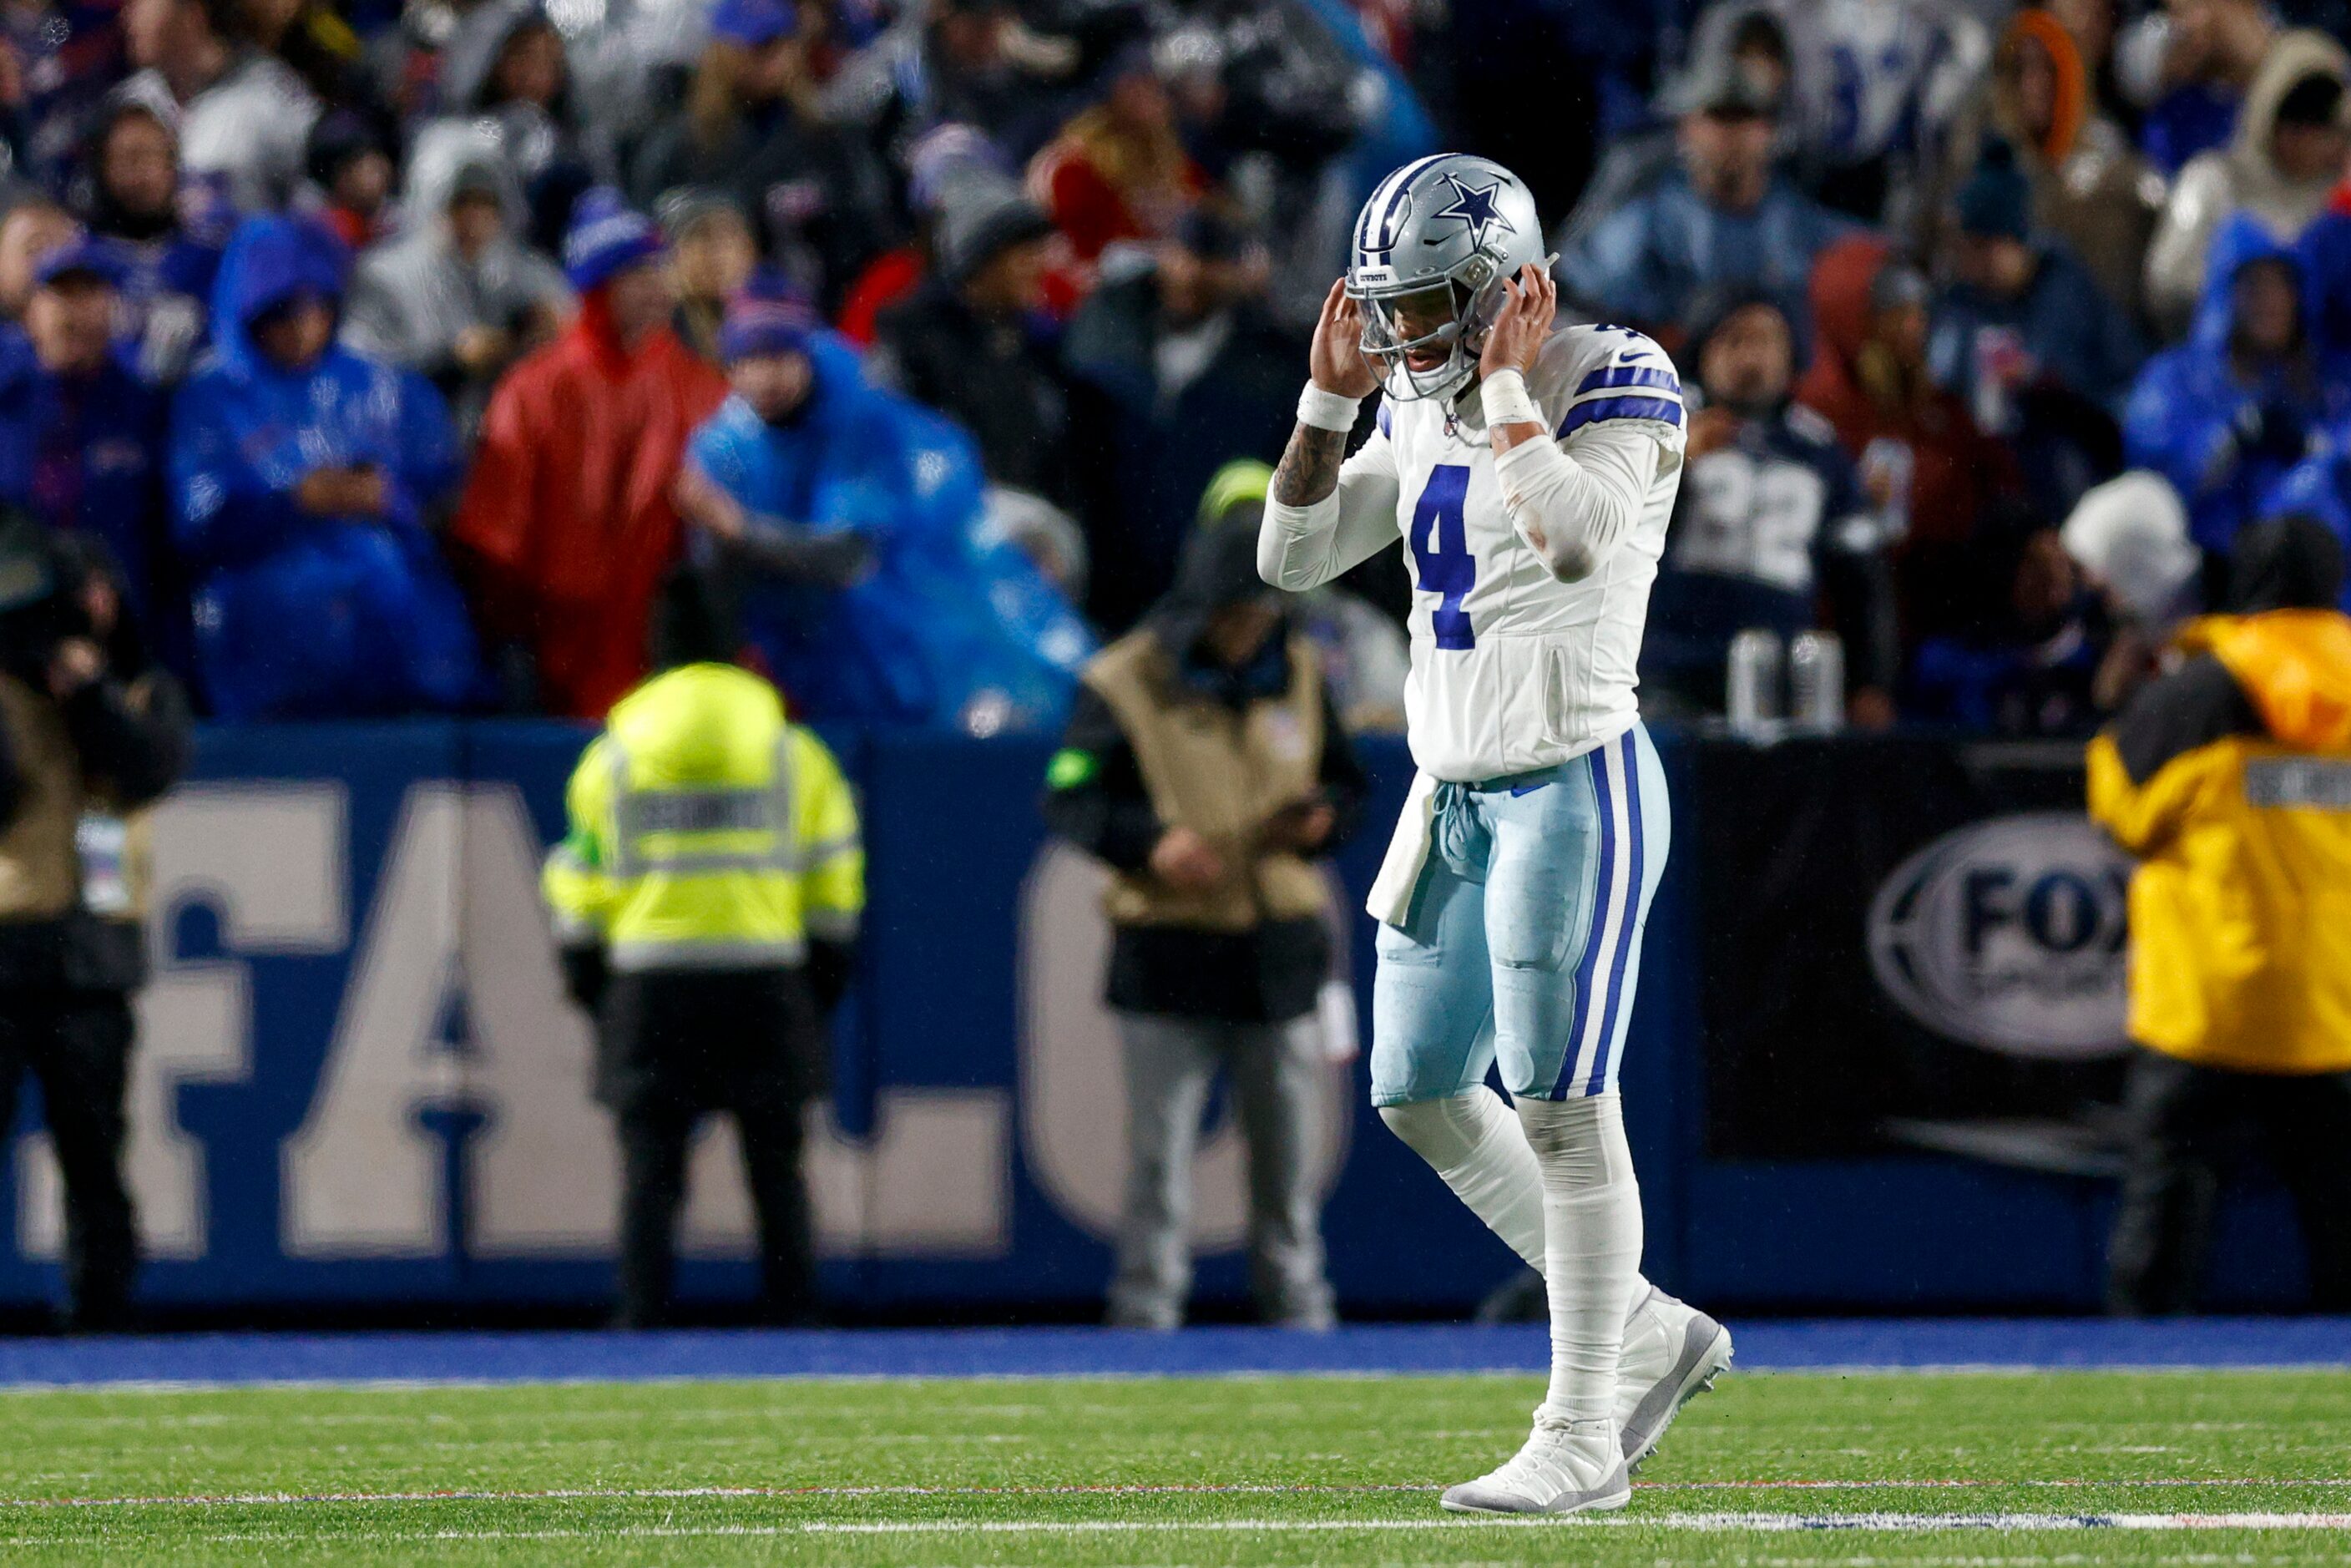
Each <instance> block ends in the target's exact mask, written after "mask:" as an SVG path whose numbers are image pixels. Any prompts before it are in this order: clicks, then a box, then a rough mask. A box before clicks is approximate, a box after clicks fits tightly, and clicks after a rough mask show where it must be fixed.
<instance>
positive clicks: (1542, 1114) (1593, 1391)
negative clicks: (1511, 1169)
mask: <svg viewBox="0 0 2351 1568" xmlns="http://www.w3.org/2000/svg"><path fill="white" fill-rule="evenodd" d="M1519 1120H1520V1123H1521V1124H1523V1125H1524V1126H1525V1128H1526V1133H1527V1143H1528V1145H1529V1146H1530V1147H1531V1148H1532V1149H1533V1151H1534V1155H1535V1159H1536V1162H1537V1163H1538V1164H1539V1165H1540V1166H1541V1168H1542V1194H1543V1241H1544V1251H1545V1260H1544V1268H1543V1284H1544V1287H1545V1290H1546V1291H1547V1293H1548V1294H1549V1295H1550V1297H1551V1394H1550V1396H1549V1397H1548V1398H1547V1399H1545V1401H1544V1406H1545V1407H1546V1409H1547V1410H1548V1411H1549V1412H1550V1413H1552V1415H1553V1416H1556V1417H1558V1418H1559V1419H1562V1420H1567V1421H1601V1420H1607V1419H1609V1418H1611V1417H1612V1416H1614V1412H1615V1404H1616V1363H1617V1359H1618V1358H1619V1357H1620V1356H1621V1355H1622V1354H1624V1349H1625V1310H1626V1304H1627V1303H1628V1302H1629V1301H1632V1300H1633V1293H1632V1288H1633V1281H1634V1279H1635V1276H1636V1275H1637V1274H1638V1273H1639V1272H1640V1267H1641V1188H1640V1184H1639V1183H1637V1182H1636V1181H1635V1180H1634V1179H1633V1151H1632V1150H1631V1148H1630V1147H1629V1146H1627V1145H1626V1144H1625V1108H1624V1103H1623V1102H1622V1101H1620V1100H1619V1099H1618V1098H1617V1097H1616V1096H1615V1095H1614V1094H1599V1095H1590V1096H1579V1097H1578V1098H1576V1099H1573V1100H1562V1101H1552V1100H1521V1101H1520V1102H1519Z"/></svg>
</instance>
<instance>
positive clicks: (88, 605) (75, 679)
mask: <svg viewBox="0 0 2351 1568" xmlns="http://www.w3.org/2000/svg"><path fill="white" fill-rule="evenodd" d="M122 607H123V598H122V592H121V586H120V581H119V580H118V579H117V578H116V577H115V575H114V573H113V569H112V566H111V563H110V561H109V560H108V559H106V558H105V556H104V555H103V553H102V550H101V549H100V548H99V547H98V546H96V545H95V544H94V543H92V542H88V541H80V540H75V541H70V542H69V541H67V540H64V539H61V538H57V536H54V535H50V534H47V532H45V531H44V530H43V529H41V528H39V527H38V526H37V525H36V524H34V523H33V522H31V521H30V520H29V519H28V518H26V517H23V516H22V515H21V514H12V515H8V516H6V517H5V519H0V1128H5V1127H6V1126H8V1125H9V1124H11V1123H12V1122H13V1121H14V1119H15V1113H16V1094H17V1090H18V1088H19V1086H20V1085H21V1083H22V1082H23V1081H24V1079H25V1078H26V1076H27V1075H28V1074H29V1075H30V1076H33V1077H36V1078H37V1079H38V1080H39V1081H40V1084H41V1101H42V1104H43V1107H44V1114H45V1119H46V1120H47V1124H48V1130H49V1136H50V1139H51V1141H52V1142H53V1144H54V1145H55V1146H56V1149H57V1165H58V1167H59V1169H60V1170H61V1171H62V1172H63V1174H64V1176H65V1198H66V1285H67V1289H68V1293H69V1294H70V1296H71V1298H72V1303H71V1314H70V1317H69V1320H68V1321H69V1322H70V1323H71V1325H72V1326H73V1327H75V1328H78V1329H101V1330H102V1329H117V1328H120V1327H122V1326H124V1324H125V1323H126V1322H127V1321H128V1319H129V1316H130V1308H131V1279H132V1276H133V1274H134V1273H135V1272H136V1270H137V1267H138V1260H139V1248H138V1232H137V1228H136V1225H135V1223H134V1220H133V1218H132V1214H131V1197H130V1194H129V1193H128V1191H127V1190H126V1189H125V1187H124V1186H123V1180H122V1145H123V1138H124V1134H125V1132H126V1126H125V1121H124V1114H123V1096H124V1093H125V1091H126V1089H127V1086H128V1079H129V1072H130V1063H131V1041H132V1023H131V995H132V993H133V992H135V991H136V990H137V989H138V988H139V987H140V985H141V983H142V982H143V981H144V980H145V978H146V973H145V966H146V940H145V938H146V929H145V921H144V915H145V908H144V902H145V884H146V882H147V876H146V867H147V859H148V857H147V852H146V821H145V818H146V813H147V808H149V807H150V806H152V804H153V803H154V802H155V801H156V800H158V799H160V798H161V797H162V794H163V792H164V791H165V790H167V789H170V788H171V786H172V783H173V781H174V780H176V779H178V777H179V775H180V772H181V769H182V768H183V766H184V765H185V762H186V758H187V747H188V718H187V705H186V702H185V700H184V698H183V696H182V695H181V694H180V690H179V686H178V685H177V683H175V682H174V681H173V680H172V677H171V676H170V675H168V674H163V673H162V671H161V670H158V669H152V668H151V667H149V666H148V664H147V663H146V660H145V657H144V654H143V653H141V652H140V650H139V649H138V646H137V638H136V635H135V633H134V632H133V629H132V627H131V622H130V619H129V617H128V616H126V615H125V614H123V613H122Z"/></svg>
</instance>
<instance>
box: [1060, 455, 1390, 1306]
mask: <svg viewBox="0 0 2351 1568" xmlns="http://www.w3.org/2000/svg"><path fill="white" fill-rule="evenodd" d="M1218 499H1219V497H1217V494H1216V493H1215V492H1214V491H1212V493H1211V496H1210V504H1209V505H1208V506H1207V507H1204V521H1203V522H1202V524H1201V526H1200V527H1199V528H1196V530H1195V532H1194V534H1193V536H1192V538H1191V539H1190V541H1189V543H1188V545H1187V547H1186V552H1185V555H1184V559H1183V560H1182V562H1181V563H1180V566H1179V570H1178V575H1177V581H1176V584H1175V589H1174V591H1172V592H1171V593H1170V594H1169V595H1168V596H1167V598H1166V599H1165V600H1164V601H1161V603H1160V604H1159V605H1158V606H1157V607H1156V608H1155V609H1154V610H1153V612H1152V613H1151V614H1150V615H1149V616H1148V617H1147V618H1146V619H1145V620H1144V623H1143V624H1142V626H1141V627H1139V628H1138V629H1137V630H1136V631H1134V632H1133V633H1131V634H1130V635H1128V636H1127V637H1125V638H1124V639H1123V640H1122V641H1120V642H1117V643H1113V644H1112V645H1111V646H1109V647H1108V648H1105V649H1104V650H1102V653H1100V654H1099V655H1097V656H1096V657H1095V658H1094V660H1093V661H1092V663H1091V664H1088V665H1087V667H1086V670H1085V674H1084V677H1083V680H1082V683H1081V685H1080V687H1079V691H1078V695H1077V701H1076V706H1075V708H1074V710H1073V712H1072V715H1071V720H1070V727H1069V731H1068V734H1067V735H1066V736H1065V737H1064V738H1063V740H1062V743H1061V750H1060V752H1059V753H1057V754H1056V755H1055V757H1054V758H1053V760H1052V764H1051V766H1050V769H1049V771H1048V775H1047V780H1046V782H1047V789H1046V795H1045V801H1044V811H1045V820H1046V822H1047V824H1048V825H1049V826H1050V828H1051V829H1052V830H1053V831H1055V832H1056V833H1058V834H1059V835H1060V836H1061V837H1062V838H1064V839H1067V840H1068V841H1070V842H1071V843H1073V844H1075V845H1077V846H1078V847H1079V848H1081V849H1083V850H1086V851H1088V852H1091V853H1092V854H1094V855H1095V856H1097V857H1099V858H1100V859H1102V861H1104V862H1108V863H1109V865H1110V866H1111V868H1112V869H1113V871H1114V872H1115V873H1117V875H1116V878H1115V880H1114V881H1113V883H1112V884H1111V888H1110V892H1109V895H1108V910H1109V915H1110V918H1111V922H1112V927H1113V945H1112V948H1111V959H1110V975H1109V982H1108V986H1107V992H1108V1000H1109V1002H1110V1005H1111V1007H1112V1008H1113V1009H1114V1010H1115V1011H1116V1013H1117V1015H1118V1019H1119V1030H1120V1036H1121V1044H1122V1048H1123V1056H1124V1066H1125V1075H1126V1088H1127V1116H1128V1146H1129V1162H1130V1163H1129V1171H1128V1181H1127V1196H1126V1208H1125V1217H1124V1219H1123V1224H1122V1227H1121V1230H1120V1236H1119V1245H1118V1265H1117V1273H1116V1277H1115V1278H1114V1279H1113V1281H1112V1285H1111V1291H1110V1312H1109V1319H1110V1322H1112V1323H1113V1324H1116V1325H1119V1326H1123V1327H1131V1328H1155V1329H1171V1328H1175V1327H1176V1326H1177V1325H1179V1324H1180V1323H1181V1322H1182V1321H1183V1316H1184V1302H1185V1297H1186V1293H1187V1292H1188V1291H1189V1289H1190V1284H1191V1253H1190V1248H1189V1244H1188V1242H1187V1240H1186V1234H1185V1232H1186V1219H1187V1218H1188V1215H1189V1212H1190V1207H1191V1161H1192V1151H1193V1147H1194V1144H1195V1142H1196V1137H1197V1134H1198V1132H1199V1124H1200V1116H1201V1112H1202V1109H1203V1107H1204V1105H1205V1104H1206V1103H1207V1096H1208V1092H1209V1089H1210V1087H1211V1086H1212V1085H1213V1083H1214V1082H1215V1079H1216V1075H1217V1071H1218V1070H1219V1069H1222V1070H1223V1071H1225V1073H1226V1074H1227V1075H1228V1078H1229V1080H1230V1082H1231V1086H1232V1093H1233V1103H1234V1111H1235V1113H1236V1117H1237V1120H1238V1122H1239V1124H1240V1128H1241V1132H1242V1134H1243V1137H1244V1139H1245V1141H1246V1143H1247V1145H1248V1150H1249V1263H1250V1276H1251V1284H1252V1288H1253V1290H1254V1292H1255V1294H1256V1297H1257V1300H1258V1305H1259V1311H1260V1312H1262V1313H1263V1315H1264V1316H1265V1317H1266V1318H1267V1319H1268V1320H1269V1321H1270V1322H1279V1323H1283V1324H1287V1325H1290V1326H1294V1327H1305V1328H1322V1327H1327V1326H1329V1324H1330V1323H1331V1322H1332V1301H1331V1288H1330V1285H1329V1284H1328V1282H1327V1281H1325V1279H1324V1276H1323V1268H1322V1228H1321V1219H1320V1216H1319V1214H1318V1212H1317V1202H1316V1194H1315V1193H1314V1192H1313V1191H1312V1190H1311V1187H1310V1186H1309V1182H1308V1176H1307V1168H1306V1166H1307V1155H1308V1151H1309V1150H1310V1149H1311V1148H1312V1146H1313V1144H1314V1136H1315V1131H1316V1129H1315V1126H1314V1116H1315V1114H1316V1110H1317V1106H1318V1103H1319V1102H1318V1098H1317V1092H1316V1090H1317V1082H1318V1077H1319V1070H1320V1064H1321V1061H1322V1057H1323V1054H1324V1044H1323V1040H1322V1031H1321V1030H1320V1028H1319V1026H1318V1020H1317V1018H1316V1014H1315V1005H1316V1001H1317V998H1318V996H1319V993H1320V991H1321V989H1322V984H1323V982H1324V980H1325V978H1326V977H1328V975H1329V973H1330V965H1331V950H1330V938H1329V935H1328V931H1329V928H1328V926H1327V925H1326V924H1325V914H1324V911H1325V906H1326V904H1327V903H1328V898H1327V894H1326V891H1325V883H1324V880H1323V877H1322V873H1321V872H1320V871H1319V870H1317V869H1316V867H1315V866H1314V865H1313V864H1312V863H1311V859H1312V857H1314V856H1316V855H1319V854H1322V853H1323V852H1327V851H1328V850H1330V849H1331V848H1332V846H1333V845H1335V844H1336V843H1337V842H1338V841H1340V839H1341V838H1342V837H1343V834H1344V833H1345V831H1346V830H1347V829H1348V828H1349V827H1350V826H1351V825H1352V824H1353V821H1354V819H1355V818H1356V816H1357V815H1358V814H1359V811H1360V809H1361V805H1362V800H1363V791H1364V783H1363V774H1362V771H1361V769H1360V768H1358V766H1357V764H1356V761H1355V758H1354V754H1353V751H1352V750H1351V749H1350V747H1349V746H1348V743H1347V737H1346V735H1345V733H1344V732H1343V730H1342V729H1341V728H1340V727H1339V723H1338V720H1337V718H1336V716H1334V714H1333V711H1332V705H1331V699H1330V695H1329V694H1328V692H1327V691H1326V690H1325V689H1324V685H1323V680H1322V664H1321V661H1320V659H1319V658H1318V656H1317V655H1316V653H1315V650H1314V647H1313V645H1312V644H1311V643H1310V642H1309V641H1308V640H1307V639H1306V638H1305V637H1304V636H1303V635H1301V634H1300V633H1299V632H1297V631H1296V630H1295V629H1294V628H1293V627H1292V626H1291V625H1290V622H1289V617H1288V615H1287V614H1286V612H1285V611H1284V608H1283V604H1282V600H1281V596H1280V594H1279V593H1276V592H1274V591H1271V590H1270V589H1268V588H1267V587H1266V586H1265V584H1264V583H1263V582H1262V581H1261V580H1259V577H1258V574H1257V557H1256V548H1257V547H1256V540H1257V523H1258V513H1259V509H1260V507H1261V506H1262V487H1261V486H1259V491H1258V494H1257V495H1256V497H1242V496H1238V495H1236V496H1235V497H1233V504H1232V505H1230V506H1221V505H1217V504H1216V503H1217V500H1218Z"/></svg>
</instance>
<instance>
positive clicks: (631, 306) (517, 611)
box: [451, 189, 726, 718]
mask: <svg viewBox="0 0 2351 1568" xmlns="http://www.w3.org/2000/svg"><path fill="white" fill-rule="evenodd" d="M661 257H662V243H661V235H660V233H659V231H657V230H656V229H655V228H654V226H653V224H652V223H651V222H650V221H649V220H647V219H646V218H645V217H644V216H643V214H639V213H636V212H633V211H632V210H630V209H629V208H628V207H627V206H626V205H625V204H623V203H622V200H621V198H620V195H619V193H617V192H614V191H611V190H603V189H600V190H593V191H590V192H589V193H587V194H586V195H584V196H582V197H581V198H580V203H579V205H578V207H577V208H576V210H575V211H574V212H573V214H572V218H571V227H570V232H569V234H568V235H566V236H565V239H564V244H563V265H564V271H565V273H566V275H567V276H568V277H569V279H570V281H571V286H572V287H574V288H576V289H578V290H579V291H580V297H581V298H580V315H579V317H578V319H576V320H574V321H573V323H572V324H571V326H570V327H569V328H568V329H566V330H565V331H564V333H563V335H562V336H561V337H559V338H558V339H557V340H555V341H554V342H552V343H550V344H549V345H548V346H547V347H545V348H543V349H541V350H538V352H536V353H534V354H532V355H531V356H530V357H529V358H528V359H526V360H524V361H522V362H521V363H520V364H518V365H517V366H516V367H515V369H514V371H513V372H512V373H511V374H510V375H508V376H507V379H506V380H505V382H502V383H500V385H499V387H498V390H497V392H496V394H495V395H494V396H493V397H492V398H491V400H490V408H489V413H488V415H487V417H486V420H485V421H484V424H483V431H482V444H481V448H480V451H479V452H478V454H477V455H476V457H475V465H474V476H473V480H472V482H471V483H470V484H469V485H468V486H466V490H465V501H464V503H463V505H462V506H461V507H459V508H458V513H457V518H456V522H455V525H454V526H453V528H452V530H451V532H452V537H453V538H454V540H455V544H456V546H457V548H458V549H459V550H460V551H461V552H462V554H463V555H464V557H465V563H466V566H467V568H468V570H469V573H470V576H471V578H472V580H473V584H474V589H475V602H476V608H477V612H478V615H479V618H480V621H481V623H482V627H483V630H484V632H485V634H486V638H487V639H488V641H489V642H490V643H491V644H492V645H493V646H494V647H498V648H500V649H501V650H502V652H503V653H505V654H506V655H507V656H508V660H509V663H508V668H509V669H510V670H514V669H516V668H517V666H518V665H519V663H520V661H518V660H514V659H513V658H512V657H511V655H512V654H514V653H520V654H522V655H525V656H527V658H528V665H529V668H530V670H531V672H533V673H535V675H536V681H537V686H538V702H539V703H540V704H541V705H542V706H545V707H546V708H547V709H548V710H549V712H553V713H559V714H565V715H569V716H573V717H577V718H601V717H602V716H603V714H604V710H605V709H606V708H608V707H610V706H611V705H612V702H613V699H615V698H617V697H618V696H620V695H621V694H622V692H625V691H626V690H628V689H629V687H630V686H631V685H634V684H635V683H636V681H637V680H638V679H639V677H641V676H642V675H643V674H644V673H645V660H644V651H645V629H646V625H647V617H648V616H649V614H650V612H651V610H652V606H653V597H654V593H655V591H656V590H657V588H658V586H659V584H660V581H661V577H662V573H663V572H664V570H667V569H668V567H669V565H670V563H671V561H672V560H673V559H674V558H675V556H676V554H677V547H678V519H677V513H676V510H675V509H674V507H673V506H672V505H671V501H670V491H671V486H672V483H673V481H674V479H675V477H676V474H677V465H678V459H679V456H680V455H681V454H682V453H683V452H684V449H685V440H686V437H687V436H688V435H689V434H692V433H693V430H694V427H695V425H696V424H698V423H701V422H702V421H703V420H704V419H705V418H706V417H707V416H708V415H709V414H710V413H711V411H712V410H714V409H716V407H717V406H718V404H719V403H720V402H723V401H724V400H725V399H726V379H725V378H724V377H723V376H721V375H720V374H719V373H718V372H717V371H716V370H714V369H712V368H711V367H710V366H709V365H707V364H705V363H704V362H703V361H701V360H699V359H696V358H695V356H694V354H693V353H692V351H690V350H688V349H687V348H686V347H685V346H684V344H683V343H680V342H679V341H678V340H677V337H676V334H674V332H672V331H671V330H670V328H669V325H668V323H669V315H670V306H671V300H670V291H669V286H668V282H667V278H666V275H665V274H664V271H663V268H662V266H661Z"/></svg>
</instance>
